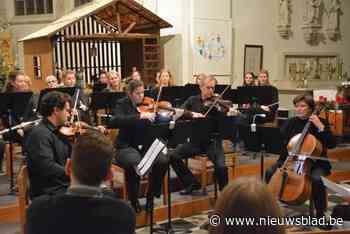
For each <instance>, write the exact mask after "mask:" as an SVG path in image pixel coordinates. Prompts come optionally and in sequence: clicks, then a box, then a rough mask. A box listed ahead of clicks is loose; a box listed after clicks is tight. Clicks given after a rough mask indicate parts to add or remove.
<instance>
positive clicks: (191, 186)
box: [170, 76, 228, 195]
mask: <svg viewBox="0 0 350 234" xmlns="http://www.w3.org/2000/svg"><path fill="white" fill-rule="evenodd" d="M216 83H217V81H216V79H215V78H214V77H212V76H205V77H203V78H202V79H201V80H200V82H199V88H200V91H201V93H200V95H196V96H192V97H189V98H188V99H187V100H186V102H185V103H184V104H183V106H182V107H183V108H184V109H185V110H188V111H191V112H192V117H193V118H203V117H205V116H204V113H205V112H206V111H207V108H206V107H205V106H204V102H205V101H206V100H208V99H211V98H213V96H214V90H215V85H216ZM218 114H221V113H218ZM201 152H206V154H207V156H208V158H209V159H210V160H211V161H212V162H213V163H214V167H215V176H216V178H217V181H218V184H219V189H220V190H222V189H223V188H224V187H225V186H226V184H227V183H228V175H227V168H226V165H225V155H224V150H223V146H222V139H221V138H220V137H219V138H215V139H213V140H212V141H209V142H208V141H205V142H200V143H199V145H195V144H194V143H185V144H182V145H179V146H177V147H176V149H175V150H174V151H173V152H172V153H170V163H171V166H172V167H173V169H174V171H175V172H176V174H177V175H178V177H179V179H180V180H181V182H182V184H183V185H184V187H185V190H184V191H182V192H181V193H180V194H182V195H189V194H192V193H193V191H195V190H198V189H199V188H200V184H199V182H198V181H197V180H196V178H195V177H194V175H193V174H192V172H191V171H190V170H189V168H188V167H187V166H186V164H185V163H184V162H183V159H185V158H190V157H192V156H194V155H195V154H199V153H201Z"/></svg>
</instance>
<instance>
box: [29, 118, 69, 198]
mask: <svg viewBox="0 0 350 234" xmlns="http://www.w3.org/2000/svg"><path fill="white" fill-rule="evenodd" d="M25 151H26V153H27V162H28V172H29V180H30V195H31V197H32V198H34V197H37V196H40V195H44V194H57V193H62V192H64V191H65V190H66V188H67V187H68V185H69V177H68V176H67V175H66V173H65V168H64V166H65V163H66V160H67V158H68V157H69V156H70V153H71V147H70V144H69V142H68V141H66V140H65V139H64V138H63V137H62V136H60V135H59V133H58V129H57V128H56V127H55V126H54V125H53V124H52V123H51V122H50V121H49V120H48V119H43V121H42V122H41V123H40V124H39V125H38V126H36V127H34V128H33V129H32V130H31V131H30V132H29V134H28V137H27V140H26V142H25Z"/></svg>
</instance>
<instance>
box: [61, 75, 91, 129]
mask: <svg viewBox="0 0 350 234" xmlns="http://www.w3.org/2000/svg"><path fill="white" fill-rule="evenodd" d="M63 84H64V87H77V78H76V74H75V72H74V71H72V70H67V71H66V72H65V73H64V76H63ZM77 88H79V87H77ZM78 100H79V101H78V105H77V109H78V112H79V115H80V117H81V120H83V121H85V122H86V123H90V115H89V108H88V98H87V96H86V95H85V93H84V92H83V90H81V92H79V97H78Z"/></svg>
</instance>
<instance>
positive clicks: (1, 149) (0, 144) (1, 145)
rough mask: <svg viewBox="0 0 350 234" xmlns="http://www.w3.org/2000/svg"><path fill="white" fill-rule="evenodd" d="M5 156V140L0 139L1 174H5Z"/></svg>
mask: <svg viewBox="0 0 350 234" xmlns="http://www.w3.org/2000/svg"><path fill="white" fill-rule="evenodd" d="M4 155H5V142H4V140H3V139H1V138H0V173H2V172H3V170H2V163H3V160H4Z"/></svg>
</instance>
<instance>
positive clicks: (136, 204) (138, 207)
mask: <svg viewBox="0 0 350 234" xmlns="http://www.w3.org/2000/svg"><path fill="white" fill-rule="evenodd" d="M131 206H132V207H133V208H134V211H135V213H141V211H142V209H141V205H140V202H139V200H136V201H131Z"/></svg>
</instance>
